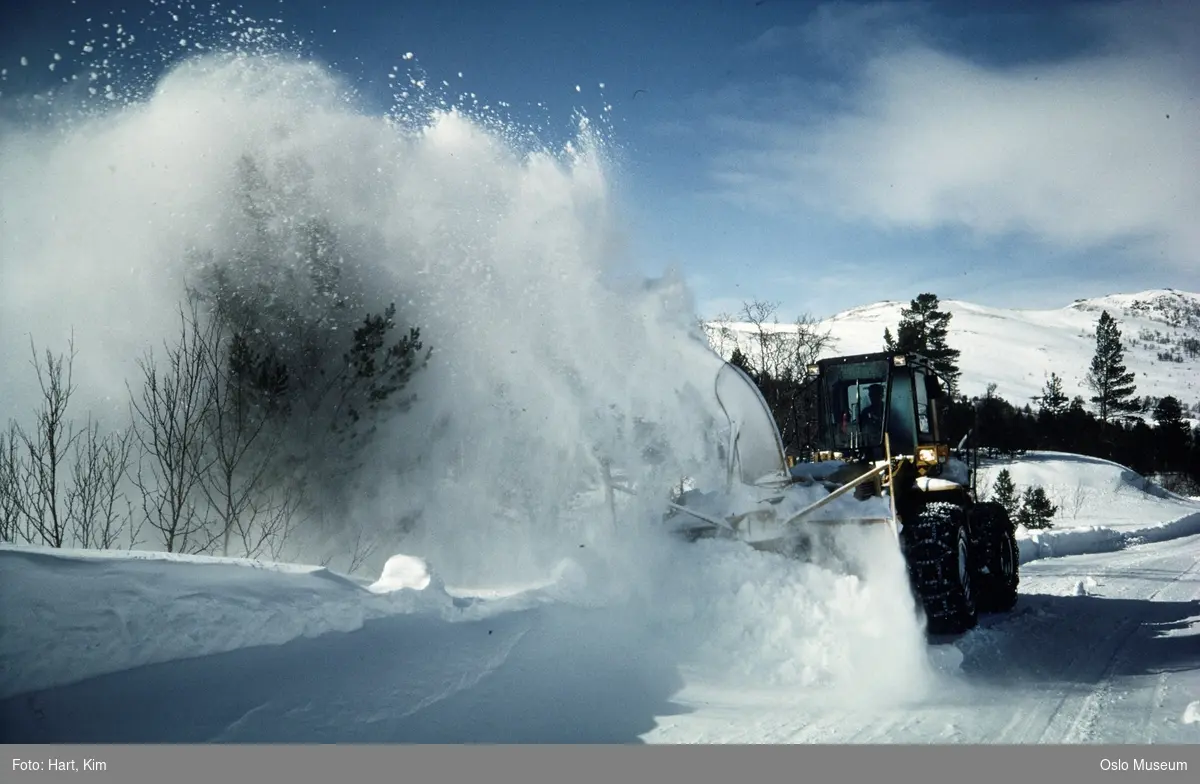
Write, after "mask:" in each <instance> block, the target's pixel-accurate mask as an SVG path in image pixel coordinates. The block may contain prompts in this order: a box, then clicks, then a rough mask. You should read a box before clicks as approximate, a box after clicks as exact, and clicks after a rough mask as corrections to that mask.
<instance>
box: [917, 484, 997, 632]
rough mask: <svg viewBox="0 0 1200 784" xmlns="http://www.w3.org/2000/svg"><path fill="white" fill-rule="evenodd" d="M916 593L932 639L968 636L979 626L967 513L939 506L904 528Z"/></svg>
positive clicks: (926, 510)
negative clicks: (965, 634)
mask: <svg viewBox="0 0 1200 784" xmlns="http://www.w3.org/2000/svg"><path fill="white" fill-rule="evenodd" d="M904 540H905V541H904V550H905V560H906V562H907V564H908V574H909V578H910V581H911V583H912V587H913V591H914V592H915V593H916V596H917V599H918V600H919V601H920V603H921V606H922V607H923V609H924V611H925V618H926V623H927V628H928V631H929V633H930V634H950V635H953V634H962V633H963V632H966V631H969V630H971V629H973V628H974V627H975V625H976V624H977V623H978V621H979V615H978V610H977V609H976V604H975V601H976V599H975V587H974V584H973V580H972V577H973V575H974V573H975V571H976V570H975V569H974V553H973V548H972V547H971V541H970V537H969V532H968V530H967V525H966V514H965V513H964V512H963V509H962V507H960V506H958V505H956V504H952V503H948V502H945V501H933V502H931V503H928V504H926V505H925V506H924V507H923V508H922V509H920V510H919V511H918V512H917V514H916V515H915V517H914V518H913V519H912V520H908V521H905V523H904Z"/></svg>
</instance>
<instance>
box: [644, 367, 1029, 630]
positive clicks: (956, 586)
mask: <svg viewBox="0 0 1200 784" xmlns="http://www.w3.org/2000/svg"><path fill="white" fill-rule="evenodd" d="M808 370H809V381H808V383H811V384H814V385H815V387H816V389H815V392H816V412H815V421H812V422H810V425H812V426H815V427H814V429H815V435H814V439H813V444H812V448H811V449H810V450H809V453H810V454H809V458H808V459H807V460H806V461H804V462H793V461H791V460H789V459H788V458H787V457H785V452H784V448H783V443H782V439H781V437H780V434H779V430H778V427H777V426H776V424H775V418H774V415H773V414H772V412H771V411H770V408H769V407H768V406H767V404H766V402H765V400H764V399H763V397H762V395H761V393H760V392H759V391H758V389H757V387H756V386H755V385H754V382H753V381H752V380H751V379H750V378H749V377H748V376H747V375H746V374H745V373H743V372H742V371H741V370H739V369H738V368H737V367H735V366H733V365H730V364H728V363H727V364H726V365H725V366H724V367H722V369H721V370H720V371H719V372H718V374H717V381H716V387H715V392H716V395H717V399H718V401H719V402H720V404H721V407H722V410H724V411H725V413H726V416H727V417H728V419H729V429H728V432H727V433H726V434H724V435H725V436H727V441H726V443H727V446H726V448H725V455H724V457H725V460H726V463H727V482H726V487H725V489H724V493H719V492H704V491H701V490H690V491H687V492H683V493H679V494H678V495H677V496H676V497H674V498H673V499H672V502H671V505H670V512H669V513H668V515H667V519H668V520H669V521H670V522H671V524H672V525H673V526H674V530H675V531H676V532H677V533H678V534H680V535H682V536H685V537H687V538H689V539H693V540H694V539H697V538H700V537H712V536H718V537H728V538H736V539H741V540H744V541H746V542H747V543H749V544H751V545H752V546H754V547H756V548H759V549H764V550H772V551H777V552H786V553H788V554H790V555H797V556H802V555H803V554H804V553H805V552H807V551H809V550H811V548H812V545H813V543H814V542H817V541H823V540H827V539H828V538H829V536H828V534H829V532H830V531H831V530H833V529H836V528H837V527H838V526H840V525H849V524H856V525H867V526H880V527H882V528H886V529H888V530H890V531H891V532H892V534H893V535H894V537H895V539H896V541H897V543H898V545H899V546H900V548H901V551H902V552H903V554H904V557H905V561H906V563H907V566H908V573H909V577H910V582H911V585H912V588H913V592H914V595H915V597H916V598H917V599H918V603H919V605H920V606H921V607H922V608H923V610H924V613H925V616H926V619H927V622H928V629H929V631H930V632H931V633H934V634H956V633H961V632H964V631H966V630H968V629H970V628H972V627H973V626H974V625H975V624H976V622H977V618H978V613H979V612H980V611H1005V610H1008V609H1010V608H1012V606H1013V605H1014V604H1015V602H1016V595H1017V585H1018V581H1019V578H1018V561H1019V559H1018V549H1017V542H1016V536H1015V527H1014V525H1013V523H1012V521H1011V520H1010V519H1009V516H1008V514H1007V512H1006V511H1005V509H1004V507H1002V506H1001V505H999V504H996V503H990V502H988V503H982V502H980V501H979V500H978V496H977V493H976V489H975V474H976V469H977V467H978V452H977V447H976V446H975V444H974V443H971V444H970V446H968V442H969V441H970V435H971V434H970V433H968V434H967V435H966V436H964V437H963V439H962V440H961V441H960V442H959V443H958V444H957V446H956V447H955V448H954V449H953V450H952V449H951V447H950V443H949V442H948V440H947V438H946V435H945V432H944V429H943V419H944V413H943V411H944V402H945V401H946V396H947V393H946V390H945V388H944V386H943V384H942V382H941V379H940V378H939V377H938V374H937V372H936V371H935V369H934V368H933V366H932V365H931V363H930V362H929V361H928V360H926V359H925V358H924V357H922V356H920V355H916V354H905V353H895V352H879V353H873V354H859V355H853V356H841V357H832V358H828V359H823V360H821V361H819V362H817V363H816V364H815V365H812V366H810V367H809V368H808ZM855 502H857V503H855Z"/></svg>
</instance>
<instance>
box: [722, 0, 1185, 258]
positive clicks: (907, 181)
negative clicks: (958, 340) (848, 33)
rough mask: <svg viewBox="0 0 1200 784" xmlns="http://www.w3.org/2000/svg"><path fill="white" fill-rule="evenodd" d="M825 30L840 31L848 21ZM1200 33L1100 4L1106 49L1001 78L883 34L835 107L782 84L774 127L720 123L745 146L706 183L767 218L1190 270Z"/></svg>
mask: <svg viewBox="0 0 1200 784" xmlns="http://www.w3.org/2000/svg"><path fill="white" fill-rule="evenodd" d="M864 13H865V12H864ZM864 13H860V14H859V16H858V17H856V18H854V19H851V20H849V22H848V24H849V25H850V27H851V28H852V29H861V27H862V25H861V21H862V18H864ZM866 18H872V17H870V15H869V14H867V15H866ZM816 21H817V22H819V24H820V26H821V27H820V29H822V30H830V29H833V28H834V27H836V25H835V22H836V21H837V19H836V18H834V17H831V16H829V15H828V14H826V15H825V16H818V17H816ZM1197 21H1200V13H1197V9H1196V8H1195V7H1193V6H1190V5H1182V6H1172V5H1170V4H1158V5H1155V6H1147V5H1145V4H1136V5H1111V6H1106V7H1104V8H1100V9H1096V8H1092V9H1089V10H1088V11H1087V12H1086V16H1081V17H1080V22H1081V24H1089V25H1093V26H1095V27H1096V29H1098V30H1101V31H1103V32H1105V33H1107V37H1106V38H1105V45H1104V46H1103V47H1101V48H1098V49H1096V50H1094V51H1092V52H1091V53H1090V54H1089V55H1087V56H1080V57H1077V58H1072V59H1067V60H1060V61H1057V62H1054V63H1051V64H1047V63H1044V62H1043V63H1037V64H1030V65H1025V66H1018V67H1011V66H1010V67H1003V68H1001V67H997V66H988V65H981V64H978V63H975V62H972V61H970V60H967V59H965V58H963V57H960V56H957V55H954V54H950V53H947V52H945V51H941V50H938V49H935V48H933V47H932V46H930V45H929V44H928V43H926V42H924V41H923V40H920V39H918V38H909V39H907V43H905V44H903V45H901V44H897V43H896V41H897V39H894V38H893V39H889V41H891V43H889V44H888V45H887V46H886V47H885V48H884V49H883V50H882V51H878V52H876V53H875V54H874V55H873V56H872V57H871V58H869V59H868V60H867V61H866V62H865V64H864V66H863V69H862V71H861V72H860V73H858V74H855V76H856V81H855V82H854V83H853V87H854V91H853V92H852V93H851V94H850V96H849V98H848V100H839V101H838V103H837V105H836V106H831V105H830V104H828V103H826V102H820V101H818V102H817V103H816V104H815V105H814V104H813V103H811V102H810V103H805V101H806V100H807V99H808V98H811V97H812V95H811V93H808V92H806V91H803V90H801V91H797V90H795V89H794V88H788V87H784V88H782V89H781V90H780V92H779V93H777V94H776V95H773V96H771V97H770V99H769V100H768V101H767V102H766V104H767V105H769V106H770V107H771V111H770V115H769V116H768V118H767V119H762V118H761V116H759V115H758V114H757V112H751V116H750V117H746V116H740V117H739V116H731V115H729V114H726V115H724V116H722V117H719V118H717V119H716V120H715V122H716V127H717V129H718V130H720V131H723V132H725V133H726V134H728V135H729V137H730V138H731V139H732V140H734V145H733V147H732V148H731V149H730V150H728V151H727V152H725V153H724V154H722V155H720V156H719V157H718V158H717V159H716V160H715V161H714V164H713V169H712V176H713V177H714V178H715V180H716V182H717V183H718V184H719V187H720V188H721V189H722V191H723V192H724V193H725V195H726V196H728V197H730V198H733V199H736V200H738V201H740V202H742V203H744V204H747V205H750V206H754V207H758V208H763V209H768V210H773V211H794V210H795V209H796V208H797V207H801V206H803V207H809V208H818V209H821V210H829V211H832V212H833V213H834V214H836V215H838V216H839V217H842V218H845V219H849V220H855V221H864V222H866V223H868V224H874V225H875V226H878V227H880V228H900V229H918V230H936V229H943V228H965V229H967V230H969V231H971V232H974V233H976V234H977V235H978V236H982V237H997V236H1003V235H1008V234H1017V235H1030V236H1032V237H1034V238H1037V239H1040V240H1042V241H1046V242H1049V243H1052V244H1054V245H1057V246H1059V247H1062V248H1066V249H1071V250H1080V249H1087V248H1099V247H1103V246H1106V245H1108V244H1110V243H1117V242H1123V243H1131V242H1132V243H1136V244H1137V246H1138V248H1139V250H1140V251H1141V252H1142V253H1143V254H1146V253H1152V254H1153V256H1154V258H1153V261H1155V262H1156V263H1161V264H1166V265H1172V266H1174V267H1175V268H1176V269H1179V270H1194V269H1195V268H1196V265H1197V262H1198V261H1200V222H1197V221H1196V216H1197V215H1200V178H1198V177H1197V176H1196V175H1197V172H1200V101H1198V98H1200V67H1198V64H1200V60H1198V59H1197V58H1198V55H1197V54H1196V53H1200V25H1197V24H1196V22H1197ZM809 33H811V28H810V29H809ZM778 37H779V34H778V33H776V34H775V38H776V39H778ZM834 40H841V39H838V38H837V37H836V36H835V37H834ZM757 97H759V98H761V96H757ZM759 106H760V108H761V106H762V104H760V105H759ZM781 113H782V114H783V116H780V115H781Z"/></svg>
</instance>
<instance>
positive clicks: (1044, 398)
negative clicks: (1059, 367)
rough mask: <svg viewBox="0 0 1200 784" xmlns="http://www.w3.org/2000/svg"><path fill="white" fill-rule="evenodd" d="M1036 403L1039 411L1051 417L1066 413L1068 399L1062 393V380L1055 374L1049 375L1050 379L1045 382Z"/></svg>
mask: <svg viewBox="0 0 1200 784" xmlns="http://www.w3.org/2000/svg"><path fill="white" fill-rule="evenodd" d="M1038 402H1039V403H1040V405H1041V410H1042V411H1044V412H1046V413H1047V414H1050V415H1051V416H1061V415H1062V414H1065V413H1066V411H1067V406H1068V405H1069V404H1070V399H1069V398H1067V396H1066V395H1065V394H1064V393H1063V386H1062V378H1060V377H1059V375H1058V374H1057V373H1051V374H1050V378H1048V379H1047V380H1046V385H1045V386H1044V387H1042V394H1041V397H1039V398H1038Z"/></svg>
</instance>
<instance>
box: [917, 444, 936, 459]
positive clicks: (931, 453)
mask: <svg viewBox="0 0 1200 784" xmlns="http://www.w3.org/2000/svg"><path fill="white" fill-rule="evenodd" d="M917 461H918V462H920V463H936V462H937V452H936V451H935V450H934V449H933V448H932V447H921V448H920V449H918V450H917Z"/></svg>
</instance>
